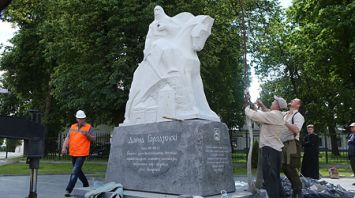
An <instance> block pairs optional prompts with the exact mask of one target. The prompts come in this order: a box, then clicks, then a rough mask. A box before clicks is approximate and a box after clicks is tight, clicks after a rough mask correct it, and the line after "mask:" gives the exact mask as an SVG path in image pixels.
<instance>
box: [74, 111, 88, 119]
mask: <svg viewBox="0 0 355 198" xmlns="http://www.w3.org/2000/svg"><path fill="white" fill-rule="evenodd" d="M75 117H76V118H86V115H85V113H84V111H82V110H79V111H77V112H76V114H75Z"/></svg>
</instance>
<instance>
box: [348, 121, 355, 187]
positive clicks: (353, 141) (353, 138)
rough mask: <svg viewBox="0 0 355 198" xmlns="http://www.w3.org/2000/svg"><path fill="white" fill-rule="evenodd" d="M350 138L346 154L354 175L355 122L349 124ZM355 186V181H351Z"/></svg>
mask: <svg viewBox="0 0 355 198" xmlns="http://www.w3.org/2000/svg"><path fill="white" fill-rule="evenodd" d="M350 131H351V134H350V139H349V140H348V155H349V159H350V165H351V169H352V170H353V173H354V176H355V122H353V123H351V124H350ZM353 186H355V183H353Z"/></svg>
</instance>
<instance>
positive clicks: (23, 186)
mask: <svg viewBox="0 0 355 198" xmlns="http://www.w3.org/2000/svg"><path fill="white" fill-rule="evenodd" d="M0 168H1V167H0ZM68 179H69V175H40V176H38V184H37V195H38V198H63V197H64V196H63V195H64V189H65V187H66V185H67V182H68ZM235 179H236V180H238V181H246V177H235ZM88 180H89V182H90V183H91V185H93V182H94V181H100V180H102V178H101V179H98V178H94V177H91V176H88ZM321 180H325V181H327V182H329V183H333V184H335V185H338V184H339V185H341V186H342V187H343V188H345V189H346V190H349V191H352V192H355V186H353V185H352V184H353V183H355V178H351V177H343V178H340V179H329V178H322V179H321ZM29 183H30V177H29V176H0V184H1V185H0V197H4V198H22V197H27V196H28V193H29ZM80 185H81V183H80V181H78V183H77V185H76V186H79V187H80Z"/></svg>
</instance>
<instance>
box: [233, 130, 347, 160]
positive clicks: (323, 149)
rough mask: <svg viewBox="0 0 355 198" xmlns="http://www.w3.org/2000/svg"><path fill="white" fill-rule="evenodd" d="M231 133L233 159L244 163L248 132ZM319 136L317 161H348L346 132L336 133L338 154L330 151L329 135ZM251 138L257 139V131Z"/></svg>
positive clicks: (248, 145)
mask: <svg viewBox="0 0 355 198" xmlns="http://www.w3.org/2000/svg"><path fill="white" fill-rule="evenodd" d="M231 133H232V150H233V157H234V158H235V159H233V161H235V162H237V163H246V159H247V154H248V151H249V147H250V138H249V134H248V133H247V132H245V131H231ZM318 137H319V151H320V152H319V162H320V163H324V164H337V163H344V162H346V161H348V152H347V148H348V146H347V141H348V134H343V133H341V134H337V144H338V150H339V155H334V154H332V152H331V148H332V147H331V141H330V135H328V134H326V135H324V134H320V135H318ZM253 139H254V142H255V141H259V132H255V133H254V134H253ZM300 139H301V142H302V137H301V138H300Z"/></svg>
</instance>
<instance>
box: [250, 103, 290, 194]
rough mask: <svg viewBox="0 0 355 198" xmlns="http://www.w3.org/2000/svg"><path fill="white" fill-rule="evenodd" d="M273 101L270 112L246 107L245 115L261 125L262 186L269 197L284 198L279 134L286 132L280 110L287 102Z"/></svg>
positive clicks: (285, 106)
mask: <svg viewBox="0 0 355 198" xmlns="http://www.w3.org/2000/svg"><path fill="white" fill-rule="evenodd" d="M274 99H275V100H274V101H273V102H272V105H271V108H270V109H271V110H267V111H256V110H254V109H250V107H249V106H247V107H246V108H245V114H246V116H248V117H249V118H250V119H251V120H253V121H255V122H258V123H260V124H261V127H260V144H259V147H260V148H261V150H262V162H261V164H262V172H263V178H264V186H265V189H266V192H267V194H268V196H269V197H272V198H279V197H284V192H283V188H282V186H281V179H280V165H281V152H282V147H283V144H282V141H281V139H280V134H281V132H282V131H285V130H286V128H285V122H284V120H283V114H282V113H281V109H285V108H287V102H286V101H285V100H284V99H283V98H282V97H276V96H275V97H274ZM258 168H261V167H258Z"/></svg>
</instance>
